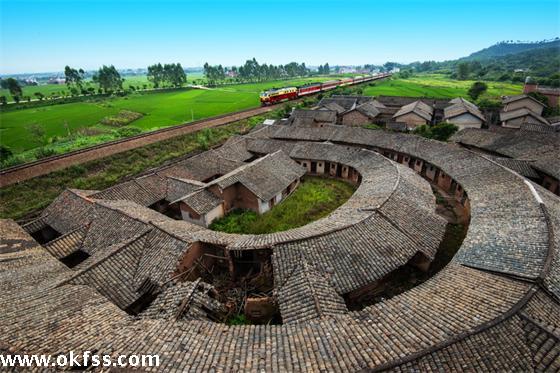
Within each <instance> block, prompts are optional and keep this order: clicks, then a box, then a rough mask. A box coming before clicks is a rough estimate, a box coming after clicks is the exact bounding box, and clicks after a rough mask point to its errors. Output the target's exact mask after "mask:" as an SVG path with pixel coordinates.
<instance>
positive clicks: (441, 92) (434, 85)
mask: <svg viewBox="0 0 560 373" xmlns="http://www.w3.org/2000/svg"><path fill="white" fill-rule="evenodd" d="M474 82H475V81H474V80H454V79H450V78H448V77H446V76H445V75H442V74H419V75H415V76H413V77H410V78H407V79H388V80H382V81H380V82H374V83H371V84H369V85H368V86H367V87H366V88H364V95H367V96H380V95H385V96H409V97H431V98H455V97H459V96H460V97H464V98H467V99H469V98H468V94H467V92H468V90H469V88H470V87H471V86H472V85H473V83H474ZM486 84H487V85H488V91H487V92H486V93H484V95H482V96H481V99H499V98H500V96H507V95H518V94H521V93H522V92H523V85H522V84H519V83H515V84H514V83H504V82H486Z"/></svg>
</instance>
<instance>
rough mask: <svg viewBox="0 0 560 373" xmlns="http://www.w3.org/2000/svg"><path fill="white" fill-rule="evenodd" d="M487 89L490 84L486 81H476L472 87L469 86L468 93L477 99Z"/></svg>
mask: <svg viewBox="0 0 560 373" xmlns="http://www.w3.org/2000/svg"><path fill="white" fill-rule="evenodd" d="M487 90H488V86H487V85H486V83H484V82H474V83H473V84H472V86H471V88H469V91H468V92H467V94H468V95H469V97H470V98H472V99H473V100H477V99H478V98H479V97H480V95H482V94H483V93H484V92H486V91H487Z"/></svg>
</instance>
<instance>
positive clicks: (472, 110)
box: [443, 97, 486, 122]
mask: <svg viewBox="0 0 560 373" xmlns="http://www.w3.org/2000/svg"><path fill="white" fill-rule="evenodd" d="M450 103H452V104H453V105H450V106H448V107H446V108H445V109H443V112H444V114H443V116H444V118H445V119H449V120H451V119H452V118H455V117H457V116H459V115H462V114H465V113H469V114H471V115H473V116H475V117H477V118H478V119H480V120H481V121H482V122H486V118H485V117H484V115H482V113H481V112H480V110H478V107H476V105H474V104H472V103H470V102H469V101H467V100H465V99H463V98H462V97H459V98H455V99H453V100H451V101H450Z"/></svg>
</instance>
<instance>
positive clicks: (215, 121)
mask: <svg viewBox="0 0 560 373" xmlns="http://www.w3.org/2000/svg"><path fill="white" fill-rule="evenodd" d="M383 78H385V77H383ZM383 78H378V79H374V80H379V79H383ZM299 100H301V98H300V99H297V100H293V101H299ZM280 104H283V103H278V104H274V105H269V106H264V107H257V108H252V109H246V110H241V111H237V112H234V113H228V114H222V115H218V116H215V117H210V118H204V119H200V120H196V121H193V122H188V123H183V124H179V125H176V126H171V127H167V128H162V129H159V130H155V131H151V132H145V133H141V134H139V135H135V136H132V137H127V138H125V139H119V140H113V141H109V142H105V143H103V144H98V145H94V146H90V147H87V148H83V149H79V150H74V151H71V152H68V153H64V154H59V155H54V156H51V157H46V158H43V159H39V160H36V161H33V162H28V163H24V164H21V165H17V166H13V167H9V168H5V169H3V170H0V188H2V187H5V186H8V185H12V184H15V183H19V182H22V181H25V180H29V179H32V178H34V177H37V176H42V175H46V174H48V173H51V172H53V171H58V170H61V169H64V168H66V167H69V166H73V165H77V164H81V163H84V162H88V161H93V160H95V159H99V158H103V157H107V156H110V155H113V154H117V153H122V152H124V151H127V150H131V149H135V148H139V147H142V146H145V145H149V144H153V143H155V142H158V141H163V140H167V139H170V138H173V137H177V136H181V135H186V134H189V133H193V132H196V131H199V130H201V129H205V128H214V127H219V126H224V125H226V124H229V123H233V122H236V121H238V120H242V119H247V118H250V117H253V116H256V115H260V114H264V113H267V112H270V111H272V110H274V109H276V107H277V105H280Z"/></svg>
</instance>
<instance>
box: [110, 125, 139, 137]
mask: <svg viewBox="0 0 560 373" xmlns="http://www.w3.org/2000/svg"><path fill="white" fill-rule="evenodd" d="M113 132H114V134H115V135H116V136H117V137H120V138H123V137H131V136H135V135H138V134H140V133H142V130H141V129H140V128H137V127H121V128H119V129H116V130H114V131H113Z"/></svg>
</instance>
